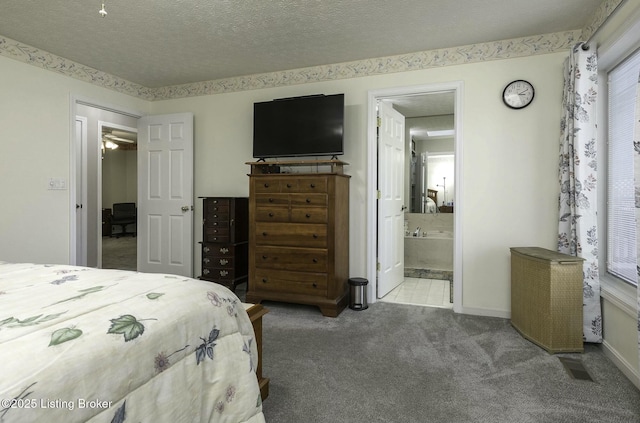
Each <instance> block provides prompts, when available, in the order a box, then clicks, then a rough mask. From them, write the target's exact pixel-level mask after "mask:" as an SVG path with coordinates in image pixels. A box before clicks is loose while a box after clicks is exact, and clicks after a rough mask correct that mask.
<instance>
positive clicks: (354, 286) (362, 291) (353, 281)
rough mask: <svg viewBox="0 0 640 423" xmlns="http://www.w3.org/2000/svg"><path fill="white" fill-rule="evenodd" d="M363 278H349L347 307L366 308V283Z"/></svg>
mask: <svg viewBox="0 0 640 423" xmlns="http://www.w3.org/2000/svg"><path fill="white" fill-rule="evenodd" d="M368 283H369V281H368V280H366V279H365V278H349V294H350V295H349V308H350V309H352V310H358V311H359V310H366V309H367V308H368V307H369V305H368V304H367V284H368Z"/></svg>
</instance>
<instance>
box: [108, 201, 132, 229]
mask: <svg viewBox="0 0 640 423" xmlns="http://www.w3.org/2000/svg"><path fill="white" fill-rule="evenodd" d="M136 222H137V210H136V203H114V204H113V215H112V216H111V224H112V225H114V226H121V227H122V232H119V233H113V232H112V234H113V235H115V236H116V237H118V236H119V235H127V234H131V235H133V236H136V232H137V227H136V229H135V230H134V231H133V232H127V225H132V224H133V225H135V224H136ZM113 235H112V236H113Z"/></svg>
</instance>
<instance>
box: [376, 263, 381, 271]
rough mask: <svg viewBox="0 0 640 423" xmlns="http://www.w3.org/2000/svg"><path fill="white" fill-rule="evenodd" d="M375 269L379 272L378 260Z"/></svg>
mask: <svg viewBox="0 0 640 423" xmlns="http://www.w3.org/2000/svg"><path fill="white" fill-rule="evenodd" d="M376 271H377V272H379V271H380V262H377V263H376Z"/></svg>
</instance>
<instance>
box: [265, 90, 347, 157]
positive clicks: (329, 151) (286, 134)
mask: <svg viewBox="0 0 640 423" xmlns="http://www.w3.org/2000/svg"><path fill="white" fill-rule="evenodd" d="M343 127H344V94H333V95H313V96H306V97H293V98H285V99H278V100H273V101H266V102H261V103H254V105H253V157H254V158H259V159H265V158H269V157H297V156H337V155H341V154H343V153H344V152H343Z"/></svg>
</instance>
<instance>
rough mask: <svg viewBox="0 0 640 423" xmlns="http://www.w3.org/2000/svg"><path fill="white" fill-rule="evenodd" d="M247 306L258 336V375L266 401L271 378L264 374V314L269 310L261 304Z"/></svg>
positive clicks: (261, 394)
mask: <svg viewBox="0 0 640 423" xmlns="http://www.w3.org/2000/svg"><path fill="white" fill-rule="evenodd" d="M245 308H246V310H247V314H248V315H249V319H250V320H251V324H252V325H253V331H254V333H255V336H256V348H257V349H258V368H257V369H256V376H257V377H258V384H259V385H260V396H261V397H262V401H264V400H265V399H267V397H268V396H269V378H266V377H263V376H262V316H264V315H265V314H267V313H268V312H269V310H267V309H266V308H264V307H263V306H262V305H261V304H246V305H245Z"/></svg>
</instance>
